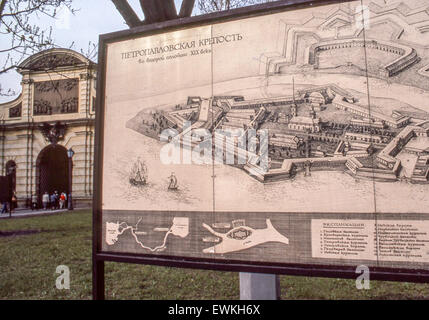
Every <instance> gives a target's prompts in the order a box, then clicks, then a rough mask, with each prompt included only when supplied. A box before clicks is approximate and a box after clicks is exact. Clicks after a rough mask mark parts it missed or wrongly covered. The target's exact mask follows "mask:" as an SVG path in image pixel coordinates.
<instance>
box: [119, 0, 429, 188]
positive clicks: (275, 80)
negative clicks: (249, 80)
mask: <svg viewBox="0 0 429 320" xmlns="http://www.w3.org/2000/svg"><path fill="white" fill-rule="evenodd" d="M356 5H357V4H356V2H353V4H350V3H349V4H348V3H345V4H340V5H332V6H330V7H329V8H330V9H329V10H325V11H323V12H320V13H315V12H313V13H311V14H310V13H308V11H306V12H303V13H302V14H301V15H300V14H298V15H299V17H298V18H299V19H298V18H296V19H297V20H296V21H290V20H288V19H284V20H280V21H279V24H278V26H279V27H278V51H277V52H273V53H265V54H263V55H262V56H261V57H259V58H258V63H259V70H260V71H259V75H258V77H259V79H262V80H261V81H259V82H258V84H259V87H258V88H257V89H258V90H259V91H260V92H261V94H260V96H258V97H255V94H254V93H253V96H252V97H251V98H249V97H248V96H247V95H246V88H242V87H240V86H239V81H236V82H234V83H238V84H237V87H236V88H235V87H234V86H232V87H231V88H229V90H228V91H226V92H225V93H224V94H222V95H213V96H200V95H198V93H196V95H195V96H189V97H188V98H187V100H186V101H177V102H176V104H175V105H171V106H170V107H167V108H164V109H162V110H160V109H155V108H154V109H153V110H152V111H150V112H149V111H148V109H145V110H143V111H141V112H140V113H138V114H137V115H136V116H135V117H134V118H132V119H130V120H129V121H128V122H127V127H128V128H131V129H133V130H135V131H137V132H139V133H141V134H143V135H145V136H148V137H152V138H154V139H157V140H159V138H160V135H161V134H162V132H163V131H164V130H165V129H174V130H176V132H177V133H178V134H177V135H176V136H174V137H172V139H173V140H174V139H175V140H176V141H181V138H182V137H183V136H184V135H185V134H186V133H189V132H190V131H192V130H196V129H201V128H204V129H206V130H208V131H209V132H211V133H213V134H214V132H222V131H224V132H228V131H230V130H234V129H240V130H241V132H242V134H243V135H247V133H248V131H249V130H255V131H256V132H257V133H258V132H259V133H261V132H262V131H263V130H266V132H268V159H269V160H268V165H267V167H265V168H262V167H261V165H260V161H259V158H260V157H261V154H260V152H259V150H258V147H257V148H256V150H249V149H247V148H246V147H242V146H241V145H240V144H239V143H238V142H237V141H238V140H239V139H231V138H230V137H220V139H224V140H225V141H226V142H225V148H226V145H227V144H228V143H229V144H233V148H234V150H235V151H234V152H235V154H234V156H235V157H236V158H237V159H238V158H239V157H240V155H244V156H245V158H246V159H247V161H246V162H245V163H242V164H239V163H234V164H233V165H234V166H236V167H239V168H240V169H242V170H244V171H245V172H247V173H248V174H249V175H251V176H252V177H254V178H255V179H257V180H258V181H260V182H264V183H265V182H270V181H278V180H287V179H291V178H293V177H295V176H296V175H297V173H299V172H303V173H304V174H305V175H311V172H313V171H343V172H346V173H348V174H350V175H351V176H353V177H356V178H362V179H371V180H376V181H383V182H395V181H399V180H401V181H408V182H410V183H414V184H427V183H428V182H429V99H428V97H429V4H427V3H426V2H425V1H417V0H416V1H406V2H401V1H387V4H385V3H384V2H383V1H368V2H367V6H368V17H367V19H368V26H365V25H361V26H360V25H359V24H358V23H356V19H357V18H358V17H359V16H358V14H357V13H356V11H355V7H356ZM286 79H287V80H286ZM273 87H275V88H276V90H271V88H273ZM279 88H280V89H279ZM269 91H270V92H271V93H269V94H263V93H264V92H269ZM273 91H275V94H273V93H272V92H273ZM186 122H190V123H191V125H190V126H184V124H185V123H186ZM226 135H227V134H226ZM255 138H256V139H258V138H260V135H258V134H257V135H256V137H255ZM215 139H219V135H218V134H217V135H216V138H215ZM203 143H204V141H192V142H191V143H190V144H189V145H187V147H190V148H193V147H195V146H196V145H197V144H203ZM261 143H262V142H261V141H257V146H258V145H260V144H261Z"/></svg>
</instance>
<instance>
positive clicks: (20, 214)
mask: <svg viewBox="0 0 429 320" xmlns="http://www.w3.org/2000/svg"><path fill="white" fill-rule="evenodd" d="M66 211H68V210H67V209H58V210H50V209H49V210H43V209H40V210H31V209H18V210H15V211H14V212H12V218H25V217H32V216H44V215H50V214H55V213H60V212H66ZM9 217H10V216H9V212H8V213H2V214H0V219H7V218H9Z"/></svg>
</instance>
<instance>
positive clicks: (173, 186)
mask: <svg viewBox="0 0 429 320" xmlns="http://www.w3.org/2000/svg"><path fill="white" fill-rule="evenodd" d="M168 180H169V184H168V190H177V189H178V188H179V186H178V184H177V178H176V176H175V175H174V172H172V173H171V175H170V176H169V177H168Z"/></svg>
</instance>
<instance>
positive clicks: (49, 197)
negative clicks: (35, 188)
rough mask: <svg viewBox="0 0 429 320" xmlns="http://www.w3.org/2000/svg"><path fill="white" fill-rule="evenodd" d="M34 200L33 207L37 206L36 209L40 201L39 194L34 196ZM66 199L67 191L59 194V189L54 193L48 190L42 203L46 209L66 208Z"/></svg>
mask: <svg viewBox="0 0 429 320" xmlns="http://www.w3.org/2000/svg"><path fill="white" fill-rule="evenodd" d="M32 201H33V205H32V208H33V207H34V206H36V208H35V209H37V202H38V201H37V196H33V200H32ZM66 201H67V194H66V193H65V192H61V194H59V193H58V191H55V192H53V193H52V194H49V193H48V192H47V191H46V192H45V193H44V194H43V196H42V205H43V209H44V210H47V209H51V210H58V209H64V208H65V207H66ZM33 210H34V209H33Z"/></svg>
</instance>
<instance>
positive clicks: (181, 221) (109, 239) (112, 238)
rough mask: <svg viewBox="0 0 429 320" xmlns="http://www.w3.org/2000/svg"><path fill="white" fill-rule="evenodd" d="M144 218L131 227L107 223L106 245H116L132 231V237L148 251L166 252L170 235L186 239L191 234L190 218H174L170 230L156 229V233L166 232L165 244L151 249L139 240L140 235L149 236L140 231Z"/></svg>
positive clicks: (118, 223) (122, 223)
mask: <svg viewBox="0 0 429 320" xmlns="http://www.w3.org/2000/svg"><path fill="white" fill-rule="evenodd" d="M142 219H143V218H140V219H139V221H138V222H137V224H136V225H135V226H132V225H131V226H130V225H128V224H127V223H126V222H119V221H118V222H106V243H107V244H108V245H114V244H115V243H116V242H117V241H119V236H120V235H122V234H123V233H124V232H125V231H127V230H130V232H131V235H132V236H133V237H134V239H135V241H136V242H137V243H138V244H139V245H140V246H141V247H142V248H143V249H146V250H149V251H151V252H159V251H164V250H165V249H166V248H167V239H168V236H169V235H170V234H172V235H174V236H177V237H181V238H185V237H186V236H187V235H188V234H189V218H186V217H174V218H173V224H172V226H171V227H170V228H162V227H160V228H154V229H153V231H154V232H165V236H164V240H163V242H162V243H161V244H160V245H158V246H155V247H149V246H147V245H145V244H144V243H143V242H142V241H141V240H140V239H139V238H138V236H139V235H147V234H148V233H147V232H145V231H140V230H139V224H140V222H141V221H142Z"/></svg>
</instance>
